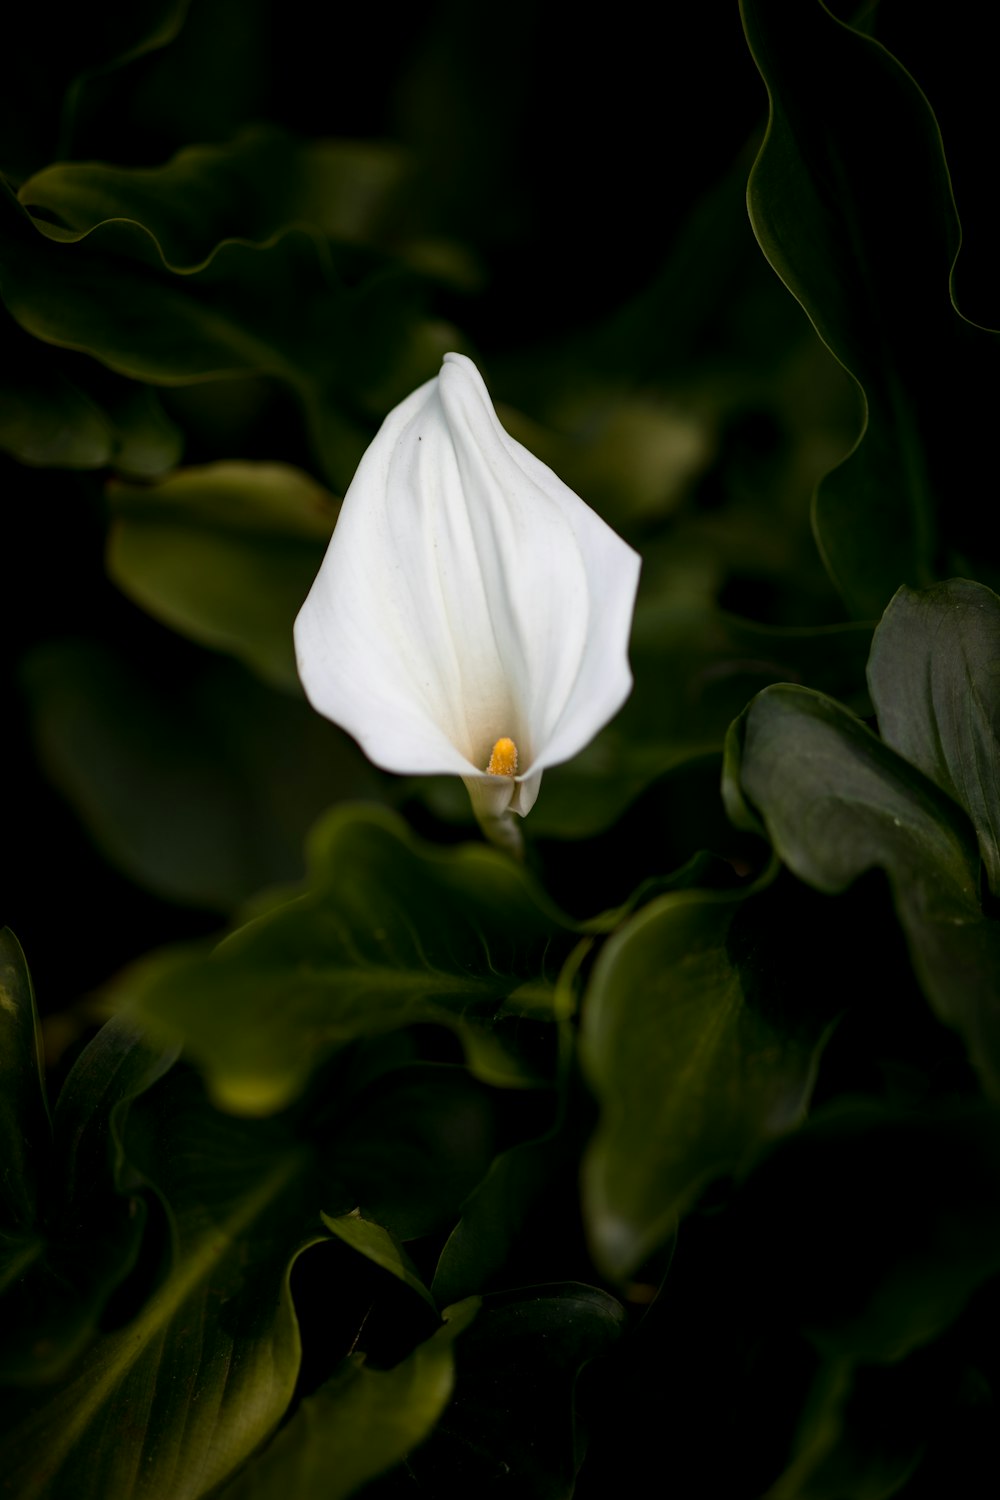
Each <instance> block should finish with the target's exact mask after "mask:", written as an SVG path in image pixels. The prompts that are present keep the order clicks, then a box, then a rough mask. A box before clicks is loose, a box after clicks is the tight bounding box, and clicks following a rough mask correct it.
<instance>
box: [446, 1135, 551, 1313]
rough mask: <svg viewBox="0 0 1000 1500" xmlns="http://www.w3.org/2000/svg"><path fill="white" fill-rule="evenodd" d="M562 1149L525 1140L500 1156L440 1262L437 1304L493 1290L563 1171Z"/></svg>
mask: <svg viewBox="0 0 1000 1500" xmlns="http://www.w3.org/2000/svg"><path fill="white" fill-rule="evenodd" d="M564 1158H565V1147H564V1146H562V1145H561V1144H559V1143H553V1142H552V1141H550V1140H547V1139H545V1140H534V1141H525V1142H523V1143H522V1144H521V1145H518V1146H512V1147H511V1148H510V1150H509V1151H503V1152H501V1154H500V1155H499V1156H498V1157H497V1158H496V1160H495V1161H494V1162H493V1164H492V1166H491V1167H490V1170H489V1173H488V1174H487V1176H486V1177H485V1178H484V1179H483V1181H482V1182H481V1183H480V1184H479V1186H478V1187H477V1188H476V1190H475V1192H474V1193H472V1194H471V1196H470V1197H469V1199H468V1201H467V1202H466V1203H465V1204H463V1206H462V1217H461V1218H460V1219H459V1221H458V1223H457V1224H456V1225H455V1228H454V1229H453V1230H452V1232H451V1234H450V1235H449V1236H448V1239H447V1241H446V1242H445V1246H444V1249H443V1250H442V1251H441V1255H440V1257H439V1259H438V1263H437V1267H436V1269H435V1272H434V1280H433V1281H432V1283H431V1292H432V1293H433V1295H434V1298H435V1300H436V1301H437V1302H438V1303H442V1302H449V1301H451V1300H453V1299H456V1298H459V1297H462V1296H470V1295H472V1294H473V1292H478V1291H481V1290H482V1289H483V1288H484V1287H487V1286H490V1285H494V1286H495V1285H496V1284H497V1281H496V1278H497V1277H498V1276H501V1275H502V1273H503V1268H504V1265H505V1263H506V1262H507V1259H508V1257H509V1255H510V1251H511V1247H512V1245H513V1244H514V1242H515V1241H516V1239H517V1236H518V1233H519V1232H520V1231H521V1229H522V1228H523V1225H524V1221H525V1219H526V1218H527V1215H528V1212H529V1210H530V1209H531V1207H532V1205H533V1204H534V1203H535V1202H537V1200H538V1199H539V1197H540V1196H541V1195H542V1193H543V1192H544V1190H545V1188H546V1186H547V1185H549V1184H550V1183H551V1182H552V1181H553V1178H554V1168H555V1167H556V1165H561V1166H563V1167H565V1166H566V1162H565V1159H564Z"/></svg>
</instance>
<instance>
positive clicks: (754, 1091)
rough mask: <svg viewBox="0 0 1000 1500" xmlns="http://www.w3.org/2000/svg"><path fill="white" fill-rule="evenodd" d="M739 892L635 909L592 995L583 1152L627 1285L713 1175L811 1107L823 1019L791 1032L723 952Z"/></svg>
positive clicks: (587, 1010)
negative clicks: (590, 1130)
mask: <svg viewBox="0 0 1000 1500" xmlns="http://www.w3.org/2000/svg"><path fill="white" fill-rule="evenodd" d="M741 902H742V897H741V896H737V897H733V896H718V895H712V894H709V893H706V892H704V891H682V892H678V893H676V894H670V895H667V896H663V897H661V898H660V899H659V900H658V901H654V902H653V903H652V904H651V905H649V906H647V907H645V908H644V910H643V911H641V912H640V913H639V914H638V916H636V917H633V918H632V920H631V921H630V922H628V923H627V924H626V925H625V926H624V927H623V928H622V929H621V930H620V931H619V932H618V933H616V934H615V935H614V936H613V937H612V938H611V939H610V940H609V941H608V943H607V944H606V946H605V947H604V948H603V950H602V951H601V953H600V955H599V956H598V959H597V963H596V964H595V966H594V973H593V977H592V979H591V983H590V986H589V989H588V991H587V994H586V996H585V999H584V1006H583V1019H582V1027H581V1034H580V1046H581V1063H582V1065H583V1070H584V1075H585V1077H586V1078H587V1081H588V1082H589V1084H590V1086H591V1088H592V1089H593V1091H594V1093H595V1094H596V1096H597V1099H598V1103H599V1104H600V1107H601V1115H600V1120H599V1123H598V1127H597V1130H596V1132H595V1135H594V1137H593V1140H592V1141H591V1144H590V1146H589V1148H588V1151H587V1155H586V1157H585V1159H584V1171H583V1186H584V1205H585V1211H586V1217H587V1222H588V1229H589V1233H590V1237H591V1241H592V1243H593V1246H594V1254H595V1256H596V1257H597V1260H598V1263H599V1264H600V1266H601V1268H602V1269H603V1270H604V1271H605V1273H606V1274H608V1275H609V1276H612V1277H614V1278H616V1279H618V1280H621V1279H622V1278H624V1277H627V1276H628V1275H629V1274H630V1273H632V1272H634V1271H635V1270H636V1269H637V1268H638V1267H639V1266H640V1265H641V1263H642V1262H643V1261H644V1260H645V1259H646V1258H647V1257H648V1256H649V1255H650V1254H651V1253H652V1251H653V1250H655V1249H656V1248H657V1247H658V1246H659V1245H661V1244H662V1243H664V1242H665V1241H666V1240H667V1239H668V1237H669V1235H670V1234H671V1232H672V1231H673V1229H674V1227H675V1225H676V1221H677V1217H678V1215H679V1214H681V1213H683V1212H684V1210H685V1209H686V1208H688V1207H689V1206H690V1204H691V1203H692V1202H693V1201H694V1199H695V1198H696V1197H697V1195H698V1193H699V1192H700V1191H701V1190H702V1189H703V1188H704V1187H706V1186H707V1185H708V1184H709V1183H710V1182H711V1181H712V1180H713V1179H714V1178H715V1177H717V1176H719V1175H721V1174H725V1173H730V1172H734V1171H737V1170H738V1169H739V1168H741V1167H742V1166H744V1165H745V1164H746V1163H747V1161H748V1160H749V1159H750V1158H751V1157H752V1156H753V1154H754V1152H755V1151H757V1150H759V1148H760V1147H761V1145H762V1144H763V1143H764V1142H766V1141H767V1140H769V1139H770V1138H772V1137H773V1136H775V1135H778V1134H781V1133H782V1132H784V1131H787V1130H790V1129H792V1128H793V1127H794V1126H796V1125H797V1124H798V1123H799V1121H800V1120H801V1118H802V1117H803V1115H804V1113H805V1109H806V1106H807V1104H808V1101H809V1096H810V1094H811V1092H812V1086H813V1081H814V1078H815V1071H816V1062H817V1057H818V1049H819V1046H820V1041H821V1035H822V1026H821V1025H817V1024H816V1023H815V1021H812V1020H809V1019H805V1020H804V1024H800V1025H798V1026H797V1027H796V1028H795V1029H790V1031H789V1032H788V1033H787V1034H786V1033H785V1032H783V1031H782V1029H781V1028H780V1027H779V1026H777V1025H776V1024H775V1023H774V1022H773V1021H771V1020H770V1019H768V1017H766V1016H765V1015H763V1014H761V1013H760V1012H759V1010H757V1009H756V1008H755V1007H754V1005H753V1004H752V1003H748V993H747V992H748V988H749V981H748V980H747V979H746V978H745V977H744V974H743V972H742V966H741V964H740V963H739V962H738V961H737V960H736V959H735V958H733V957H732V956H731V954H730V952H729V951H728V949H727V939H728V936H729V930H730V927H731V925H732V922H733V919H734V916H735V915H736V913H737V912H738V911H739V910H740V906H741Z"/></svg>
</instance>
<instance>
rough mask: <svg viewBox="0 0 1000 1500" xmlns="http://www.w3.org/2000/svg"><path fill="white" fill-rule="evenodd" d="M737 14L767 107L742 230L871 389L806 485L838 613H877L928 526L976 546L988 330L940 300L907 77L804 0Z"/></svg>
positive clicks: (933, 211) (954, 229)
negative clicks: (860, 416)
mask: <svg viewBox="0 0 1000 1500" xmlns="http://www.w3.org/2000/svg"><path fill="white" fill-rule="evenodd" d="M742 11H743V20H744V25H745V28H746V33H747V39H748V41H749V43H750V48H751V51H752V53H753V55H754V59H755V61H756V63H757V66H758V67H759V69H760V71H761V74H762V76H763V78H764V82H765V83H766V85H767V90H768V94H769V97H770V105H771V114H770V123H769V126H768V132H767V136H766V138H765V141H764V145H763V147H762V148H761V152H760V155H759V156H758V159H757V162H756V163H755V166H754V169H753V172H752V174H751V177H750V185H749V194H748V201H749V207H750V216H751V220H752V223H753V227H754V231H755V233H756V235H757V238H758V240H759V242H760V245H761V248H762V249H763V251H764V254H765V255H766V256H767V258H768V260H769V261H770V262H771V265H772V266H773V267H774V269H775V270H776V271H777V273H778V275H779V276H780V277H781V278H782V280H783V281H784V282H785V284H786V286H787V287H788V288H789V290H790V291H791V292H792V293H793V295H794V296H795V297H796V298H797V299H798V300H799V301H800V302H801V303H802V305H803V307H804V308H805V310H806V312H807V313H808V315H809V317H810V318H811V319H812V322H813V323H814V325H815V326H816V329H817V331H818V332H819V334H820V337H821V338H822V339H823V340H824V342H825V343H826V344H827V345H828V346H829V348H830V349H831V350H832V351H833V353H834V354H835V355H836V356H837V358H838V359H839V360H840V361H841V362H842V363H843V364H844V365H845V367H846V368H847V369H848V370H849V371H850V373H851V374H852V375H853V376H854V377H855V379H856V380H857V381H858V382H859V384H860V385H861V387H862V388H863V392H864V396H865V400H866V416H865V420H864V422H863V425H862V429H861V431H860V433H859V435H858V442H857V445H856V447H855V448H854V450H853V452H852V453H851V455H850V456H849V457H848V458H847V459H846V460H845V462H844V463H842V465H841V466H840V467H839V468H837V469H835V470H834V471H833V472H832V473H831V474H830V475H829V476H828V477H827V478H826V479H825V480H824V481H823V482H822V484H821V486H820V488H819V491H818V493H817V496H816V501H815V512H814V522H815V529H816V534H817V538H818V540H819V544H820V548H821V551H822V553H823V556H824V560H825V562H826V564H827V567H828V570H829V572H830V575H831V577H832V579H833V581H834V582H835V583H836V585H837V587H838V588H839V589H840V591H841V593H842V595H843V597H844V599H845V600H846V601H847V603H848V605H849V607H850V608H851V609H852V611H853V612H854V613H856V614H858V615H860V616H863V617H864V616H867V617H869V618H874V617H877V616H878V615H879V614H880V613H881V611H882V609H883V608H884V607H885V605H886V604H887V603H888V600H889V599H890V598H891V597H892V595H893V594H894V593H895V591H896V589H897V587H898V586H899V585H900V584H901V583H908V584H910V585H912V586H917V587H919V586H921V585H923V584H927V583H930V582H931V581H932V577H933V572H934V567H935V559H936V550H937V548H938V546H939V545H940V538H939V536H938V530H939V527H940V528H942V529H946V530H947V531H948V532H949V533H950V535H951V539H952V543H953V545H954V544H955V542H956V540H957V543H958V545H959V546H962V545H964V544H965V543H966V542H967V541H968V540H969V536H970V535H971V534H976V535H980V541H981V533H979V532H975V533H973V532H972V528H974V527H975V526H976V522H975V520H974V518H973V516H972V513H971V506H970V503H969V497H970V496H972V495H974V494H975V493H976V489H977V481H976V479H975V476H976V475H977V474H979V473H981V472H982V471H983V468H984V465H987V466H988V464H989V449H988V447H987V446H986V444H987V441H988V433H989V422H988V417H987V408H986V392H987V391H988V390H989V389H991V388H993V386H994V385H995V381H996V373H997V358H998V349H997V340H996V338H995V336H993V335H992V334H987V333H985V332H984V331H982V330H980V329H976V328H973V327H972V326H971V325H969V324H967V323H965V322H964V321H963V320H962V319H961V318H960V317H959V315H958V314H957V312H956V311H955V308H954V307H953V305H952V302H951V299H950V295H949V287H950V278H951V272H952V266H953V263H954V261H955V257H956V255H957V253H958V247H959V242H960V230H959V224H958V217H957V214H956V212H955V205H954V201H953V198H952V192H951V184H950V180H949V176H948V170H947V167H946V165H945V159H944V153H943V150H942V146H941V139H940V134H939V131H938V126H937V122H936V120H935V118H934V115H933V113H932V111H931V109H930V107H929V105H928V103H927V101H926V99H925V98H924V96H923V94H922V93H921V92H920V90H919V88H918V87H917V85H916V84H915V83H914V81H913V79H912V78H911V77H910V76H909V74H908V73H906V72H905V70H904V69H903V68H902V67H901V66H900V65H899V63H898V62H896V60H895V59H894V58H893V57H891V56H890V54H889V53H888V52H886V51H885V49H884V48H883V47H881V46H880V45H879V43H877V42H875V41H873V40H872V39H871V38H869V37H866V36H863V35H861V34H860V33H859V32H857V31H853V30H852V29H851V28H850V27H848V26H845V25H843V24H842V23H841V22H839V21H838V20H836V19H835V18H834V17H833V16H832V15H831V14H830V12H829V11H828V10H827V9H826V8H825V6H823V5H821V4H819V3H817V0H805V3H802V4H799V5H789V4H787V3H785V0H743V3H742ZM956 433H961V434H962V440H961V442H959V443H956V441H955V435H956Z"/></svg>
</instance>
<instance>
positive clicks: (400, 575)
mask: <svg viewBox="0 0 1000 1500" xmlns="http://www.w3.org/2000/svg"><path fill="white" fill-rule="evenodd" d="M638 573H639V559H638V557H637V555H636V554H635V553H634V552H633V551H632V549H631V548H630V547H628V546H626V544H625V543H624V542H622V541H621V540H620V539H619V538H618V537H617V536H616V535H615V534H614V532H612V531H611V530H610V528H609V527H607V526H606V525H605V524H604V522H603V521H601V520H600V519H599V518H598V517H597V516H596V515H595V514H594V513H593V511H591V510H589V509H588V507H587V506H586V505H584V503H583V501H582V500H580V499H579V498H578V497H577V496H576V495H574V494H573V492H572V491H571V490H570V489H568V488H567V486H566V485H564V484H563V483H562V482H561V480H559V479H557V478H556V476H555V475H554V474H553V473H552V472H551V470H549V469H548V468H546V467H545V465H544V464H542V463H540V462H539V461H538V460H537V459H536V458H534V457H533V456H532V455H531V454H530V453H529V452H528V451H527V449H525V448H523V447H522V446H521V445H520V444H519V443H517V442H515V441H514V439H513V438H511V437H510V436H509V435H508V434H507V433H506V432H504V430H503V428H502V427H501V426H500V423H499V421H498V420H497V417H496V414H495V413H494V411H493V407H492V405H491V403H490V399H489V396H488V394H487V392H486V387H485V386H484V384H483V382H482V379H481V377H480V375H479V373H478V371H477V370H476V368H475V366H474V365H473V364H472V362H471V361H470V360H468V359H466V358H464V356H462V355H457V354H449V355H446V356H445V362H444V366H443V368H442V371H441V374H440V376H439V377H438V378H437V379H436V380H432V381H429V382H428V383H427V384H426V385H424V386H421V387H420V389H419V390H417V391H415V392H414V393H413V395H412V396H410V397H408V399H407V400H406V401H404V402H403V403H402V404H401V405H400V406H398V407H397V408H396V409H395V411H393V412H391V413H390V415H389V416H388V417H387V418H386V421H385V422H384V423H383V425H382V428H381V429H380V431H379V433H378V434H377V436H376V438H375V440H374V442H373V443H372V445H371V447H370V448H369V449H368V451H367V453H366V454H365V456H364V458H363V459H362V461H361V464H360V466H359V468H358V471H357V474H356V475H355V477H354V481H353V482H352V484H351V486H350V489H349V490H348V493H347V495H346V497H345V500H344V505H343V509H342V511H341V516H340V519H339V521H338V523H337V529H336V532H335V534H334V537H333V540H332V541H331V544H330V548H329V550H328V552H327V555H326V558H325V560H324V562H323V566H322V568H321V569H320V572H319V575H318V577H317V579H316V582H315V584H314V585H313V588H312V590H311V592H310V594H309V597H308V599H307V600H306V602H305V604H304V605H303V607H302V610H301V612H300V615H299V618H298V620H297V621H296V630H295V636H296V649H297V653H298V661H299V672H300V675H301V677H302V681H303V685H304V687H305V689H306V693H307V695H308V696H309V698H310V700H311V702H312V703H313V705H314V706H315V707H316V708H317V709H318V710H319V711H320V712H321V713H324V714H325V715H327V717H329V718H331V719H333V720H335V722H337V723H338V724H341V725H342V726H343V727H344V728H345V729H347V730H348V731H349V732H350V733H351V734H353V735H354V736H355V738H356V739H357V740H358V741H359V743H360V744H361V746H362V748H363V749H364V750H365V752H366V753H367V754H368V756H369V757H370V758H371V759H372V760H373V761H375V762H376V763H377V764H378V765H381V766H384V767H385V768H386V769H388V770H392V771H400V772H411V773H412V772H416V773H430V772H451V773H454V774H458V775H461V776H467V777H477V778H478V777H482V773H483V771H484V769H485V766H486V763H487V761H488V759H489V755H490V751H491V749H492V746H493V744H494V742H495V741H496V740H497V739H499V738H500V737H501V736H504V735H506V736H509V737H510V738H512V739H513V740H514V741H515V743H516V745H517V747H518V752H519V764H520V767H521V768H522V774H521V776H519V777H518V778H517V779H516V781H512V780H511V778H504V777H500V778H492V780H495V781H496V782H497V783H504V790H503V791H501V787H500V785H497V786H496V787H495V788H489V787H488V788H487V790H486V791H485V792H484V793H483V794H482V795H483V796H484V797H485V798H486V800H487V801H488V802H489V803H490V806H491V807H492V806H493V804H494V803H496V804H497V805H499V803H500V802H501V801H502V800H503V797H504V796H506V797H507V800H508V804H509V805H510V807H511V809H512V810H513V811H517V812H522V813H523V812H526V811H527V809H528V808H529V807H530V806H531V804H532V803H533V801H534V798H535V796H536V795H537V790H538V782H539V780H540V772H541V770H542V768H543V767H544V766H548V765H553V764H554V763H556V762H557V761H560V760H565V759H567V758H569V757H570V756H571V755H573V754H575V753H576V751H577V750H579V749H581V748H582V746H583V745H585V744H586V743H587V742H588V740H590V739H591V738H592V737H593V735H594V734H596V732H597V731H598V729H600V728H601V727H602V726H603V724H605V723H606V722H607V720H608V719H609V718H610V717H611V715H612V714H614V713H615V712H616V711H617V709H618V708H619V707H620V706H621V704H622V702H623V701H624V699H625V698H626V697H627V695H628V692H629V689H630V687H631V681H632V679H631V674H630V672H629V669H628V662H627V656H626V650H627V643H628V633H629V627H630V623H631V615H632V607H633V603H634V599H635V590H636V586H637V582H638Z"/></svg>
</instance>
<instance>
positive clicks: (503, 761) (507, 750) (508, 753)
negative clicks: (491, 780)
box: [486, 735, 517, 776]
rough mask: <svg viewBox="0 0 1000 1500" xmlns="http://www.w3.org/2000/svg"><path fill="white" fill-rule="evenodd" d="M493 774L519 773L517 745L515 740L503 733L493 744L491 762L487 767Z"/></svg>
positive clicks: (509, 774)
mask: <svg viewBox="0 0 1000 1500" xmlns="http://www.w3.org/2000/svg"><path fill="white" fill-rule="evenodd" d="M486 769H487V771H488V772H489V774H490V775H491V776H515V775H516V774H517V746H516V745H515V744H514V741H513V740H510V739H508V738H507V736H506V735H502V736H501V737H500V739H498V740H497V742H496V744H495V745H494V746H493V753H492V755H491V756H490V763H489V765H488V766H487V767H486Z"/></svg>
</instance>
